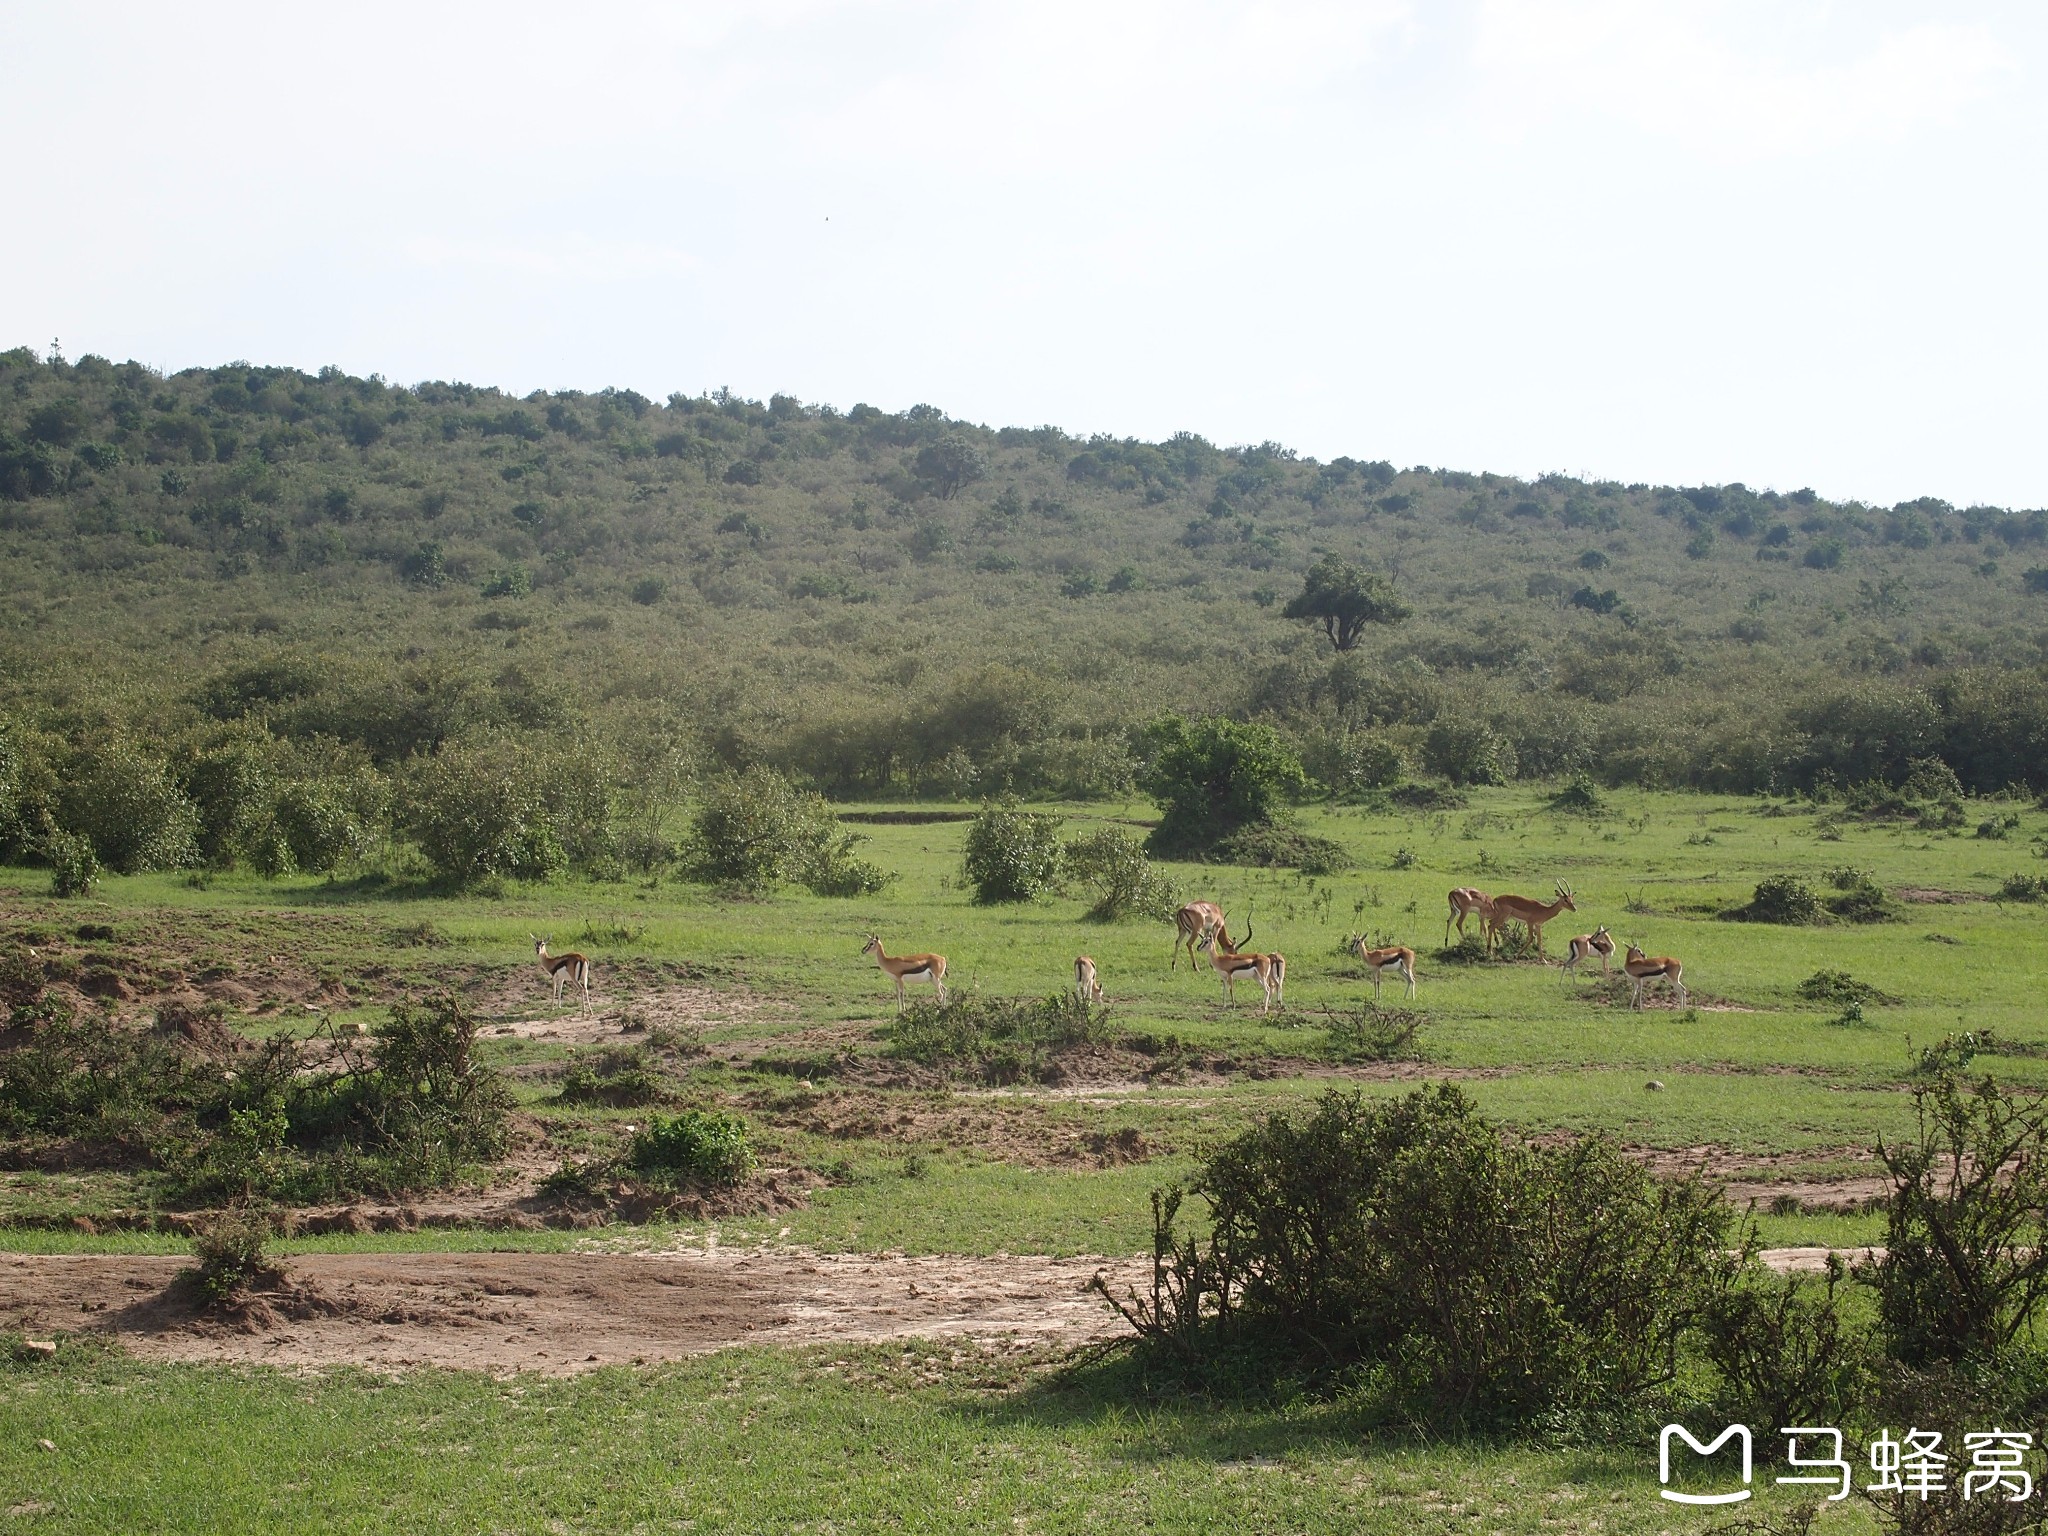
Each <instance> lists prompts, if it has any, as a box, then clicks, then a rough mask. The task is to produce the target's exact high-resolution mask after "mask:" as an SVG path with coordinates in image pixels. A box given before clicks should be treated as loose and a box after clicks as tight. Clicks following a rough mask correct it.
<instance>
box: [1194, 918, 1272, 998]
mask: <svg viewBox="0 0 2048 1536" xmlns="http://www.w3.org/2000/svg"><path fill="white" fill-rule="evenodd" d="M1219 934H1221V935H1222V942H1221V943H1220V944H1219V943H1218V938H1217V936H1218V935H1219ZM1244 941H1245V943H1247V944H1249V943H1251V941H1252V925H1251V923H1250V921H1249V920H1247V921H1246V923H1245V925H1244ZM1229 946H1230V936H1229V935H1228V934H1225V933H1223V930H1222V929H1221V928H1220V927H1219V928H1213V929H1211V930H1210V931H1209V932H1207V933H1205V934H1203V935H1202V944H1201V947H1202V948H1203V949H1206V950H1207V951H1208V952H1209V964H1210V965H1211V966H1212V967H1214V968H1215V971H1216V974H1217V975H1218V976H1221V977H1222V978H1223V995H1224V997H1225V998H1227V999H1228V1000H1229V1001H1230V1002H1232V1003H1235V1002H1236V1001H1237V988H1236V986H1235V982H1236V981H1237V978H1238V977H1240V976H1242V975H1244V974H1245V973H1246V972H1247V971H1249V972H1250V973H1251V975H1252V978H1253V979H1254V980H1256V981H1257V982H1258V984H1259V990H1260V991H1262V992H1264V993H1265V994H1266V1004H1265V1006H1264V1007H1263V1008H1261V1009H1260V1010H1259V1012H1261V1013H1270V1012H1272V1009H1273V1005H1274V1004H1275V1003H1284V1002H1285V1001H1286V999H1285V998H1284V997H1283V996H1282V995H1281V993H1282V991H1283V989H1284V988H1285V987H1286V985H1287V957H1286V956H1285V955H1282V954H1277V953H1276V954H1270V955H1260V954H1254V953H1252V952H1251V951H1250V950H1245V951H1243V952H1241V953H1240V952H1239V951H1237V950H1235V949H1232V948H1230V947H1229Z"/></svg>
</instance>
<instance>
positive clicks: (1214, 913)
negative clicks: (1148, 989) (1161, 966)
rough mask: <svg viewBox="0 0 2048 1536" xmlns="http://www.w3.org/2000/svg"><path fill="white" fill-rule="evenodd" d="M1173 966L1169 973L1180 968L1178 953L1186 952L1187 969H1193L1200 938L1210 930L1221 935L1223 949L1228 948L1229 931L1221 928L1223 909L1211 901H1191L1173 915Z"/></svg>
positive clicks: (1170, 967)
mask: <svg viewBox="0 0 2048 1536" xmlns="http://www.w3.org/2000/svg"><path fill="white" fill-rule="evenodd" d="M1173 927H1174V938H1173V964H1171V965H1169V966H1168V967H1167V969H1168V970H1169V971H1171V970H1176V969H1178V968H1179V966H1180V952H1181V950H1182V949H1183V948H1185V949H1186V950H1187V952H1188V969H1189V970H1193V969H1194V968H1195V950H1196V949H1197V948H1198V947H1199V946H1200V944H1201V940H1202V936H1203V935H1204V934H1206V933H1208V932H1210V931H1211V930H1214V931H1215V932H1217V933H1220V934H1222V935H1223V947H1224V948H1225V949H1228V948H1230V931H1229V930H1228V929H1227V928H1225V927H1224V926H1223V909H1222V908H1221V907H1219V906H1217V905H1216V903H1215V902H1213V901H1191V902H1189V903H1188V904H1187V905H1186V906H1184V907H1182V908H1181V909H1180V910H1179V911H1178V912H1176V913H1174V914H1173Z"/></svg>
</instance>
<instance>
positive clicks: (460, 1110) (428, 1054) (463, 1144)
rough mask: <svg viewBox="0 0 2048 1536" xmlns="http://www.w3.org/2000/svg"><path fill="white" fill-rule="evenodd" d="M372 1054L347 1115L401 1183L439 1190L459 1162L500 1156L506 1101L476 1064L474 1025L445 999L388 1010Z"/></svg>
mask: <svg viewBox="0 0 2048 1536" xmlns="http://www.w3.org/2000/svg"><path fill="white" fill-rule="evenodd" d="M373 1054H374V1061H375V1065H374V1068H373V1070H371V1071H370V1072H369V1073H368V1075H367V1076H366V1077H365V1078H364V1079H363V1080H361V1082H360V1084H359V1086H358V1088H357V1093H356V1098H355V1101H354V1109H355V1116H356V1118H357V1120H358V1121H359V1122H360V1123H362V1124H363V1125H365V1126H366V1127H367V1128H368V1129H369V1131H370V1132H371V1134H372V1137H373V1143H372V1144H373V1146H375V1147H376V1148H377V1149H379V1150H381V1151H382V1152H384V1153H385V1154H386V1155H388V1156H389V1157H390V1158H392V1159H393V1173H394V1177H395V1178H396V1179H398V1180H399V1181H400V1182H401V1183H404V1184H408V1185H413V1186H431V1185H435V1184H442V1183H446V1182H447V1181H448V1180H449V1179H451V1178H453V1177H454V1176H455V1175H456V1174H457V1173H458V1172H459V1171H460V1169H461V1167H462V1165H463V1164H464V1163H466V1162H489V1161H495V1160H496V1159H498V1158H500V1157H503V1156H504V1155H505V1150H506V1148H507V1147H508V1146H509V1145H510V1144H511V1125H510V1114H511V1109H512V1102H513V1101H512V1094H511V1091H510V1090H509V1089H508V1088H507V1087H506V1086H505V1080H504V1079H503V1078H502V1077H500V1076H499V1075H498V1074H497V1073H496V1072H494V1071H492V1070H491V1069H490V1068H489V1067H487V1066H485V1065H484V1064H483V1063H482V1062H481V1061H479V1060H478V1059H477V1057H476V1021H475V1020H474V1019H473V1018H471V1017H470V1016H469V1015H468V1014H467V1013H465V1012H463V1010H462V1006H461V1004H460V1003H458V1002H457V1001H456V1000H455V998H454V997H453V996H452V995H448V994H443V995H441V996H438V997H433V998H430V999H428V1000H427V1001H426V1002H424V1003H409V1002H402V1003H397V1004H394V1005H393V1007H392V1009H391V1017H390V1019H389V1020H388V1021H387V1022H386V1023H385V1024H383V1025H382V1026H380V1027H379V1028H378V1029H377V1030H376V1031H375V1034H374V1040H373Z"/></svg>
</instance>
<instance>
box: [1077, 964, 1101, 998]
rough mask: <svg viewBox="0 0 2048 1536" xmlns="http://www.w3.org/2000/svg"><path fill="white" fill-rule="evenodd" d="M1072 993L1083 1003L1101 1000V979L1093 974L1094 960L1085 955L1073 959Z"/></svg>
mask: <svg viewBox="0 0 2048 1536" xmlns="http://www.w3.org/2000/svg"><path fill="white" fill-rule="evenodd" d="M1074 995H1075V996H1076V997H1078V998H1080V999H1081V1001H1082V1002H1083V1003H1099V1002H1101V1001H1102V981H1101V979H1100V978H1099V977H1098V976H1096V974H1095V962H1094V961H1093V960H1092V959H1090V958H1089V957H1088V956H1086V955H1081V956H1079V957H1078V958H1077V959H1076V960H1075V961H1074Z"/></svg>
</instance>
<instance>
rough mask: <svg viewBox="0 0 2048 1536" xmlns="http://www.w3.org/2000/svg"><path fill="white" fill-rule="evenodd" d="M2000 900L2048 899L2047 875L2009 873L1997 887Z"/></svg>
mask: <svg viewBox="0 0 2048 1536" xmlns="http://www.w3.org/2000/svg"><path fill="white" fill-rule="evenodd" d="M1998 899H1999V900H2001V901H2041V900H2043V899H2048V875H2029V874H2024V873H2015V874H2010V875H2007V876H2006V877H2005V880H2004V882H2003V883H2002V884H2001V885H2000V886H1999V887H1998Z"/></svg>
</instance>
